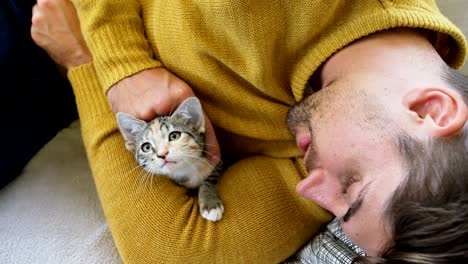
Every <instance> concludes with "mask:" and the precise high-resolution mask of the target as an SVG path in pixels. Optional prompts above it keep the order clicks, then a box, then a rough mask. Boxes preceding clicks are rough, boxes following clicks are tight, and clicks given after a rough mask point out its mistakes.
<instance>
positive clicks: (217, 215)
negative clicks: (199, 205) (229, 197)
mask: <svg viewBox="0 0 468 264" xmlns="http://www.w3.org/2000/svg"><path fill="white" fill-rule="evenodd" d="M223 213H224V206H223V205H222V204H221V205H218V206H217V207H216V208H212V209H207V208H204V209H202V210H201V215H202V217H203V218H205V219H206V220H208V221H212V222H216V221H219V220H221V218H223Z"/></svg>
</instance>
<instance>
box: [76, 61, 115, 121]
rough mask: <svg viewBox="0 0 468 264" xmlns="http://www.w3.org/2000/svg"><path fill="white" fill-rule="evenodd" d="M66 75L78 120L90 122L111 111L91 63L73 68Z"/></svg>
mask: <svg viewBox="0 0 468 264" xmlns="http://www.w3.org/2000/svg"><path fill="white" fill-rule="evenodd" d="M67 75H68V79H69V80H70V83H71V85H72V87H73V92H74V93H75V100H76V105H77V108H78V114H79V116H80V120H82V121H87V120H91V119H94V118H97V117H99V116H101V115H102V114H104V113H108V112H111V111H112V110H111V108H110V105H109V103H108V101H107V98H106V97H105V95H104V93H103V92H102V89H101V86H100V85H99V81H98V79H97V76H96V72H95V70H94V66H93V64H92V63H89V64H83V65H80V66H78V67H76V68H73V69H71V70H70V71H68V73H67Z"/></svg>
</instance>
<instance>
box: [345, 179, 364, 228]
mask: <svg viewBox="0 0 468 264" xmlns="http://www.w3.org/2000/svg"><path fill="white" fill-rule="evenodd" d="M370 184H371V182H369V183H367V184H366V185H364V187H362V189H361V191H360V192H359V194H358V196H357V198H356V199H355V200H354V201H353V203H352V204H351V206H350V207H349V209H348V211H346V213H345V214H344V216H343V217H342V218H341V219H342V220H343V222H347V221H349V219H350V218H351V217H352V216H353V215H355V214H356V212H357V211H358V210H359V209H360V208H361V206H362V202H363V201H364V198H365V196H366V194H367V191H368V190H369V185H370Z"/></svg>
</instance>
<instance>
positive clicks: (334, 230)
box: [284, 218, 365, 264]
mask: <svg viewBox="0 0 468 264" xmlns="http://www.w3.org/2000/svg"><path fill="white" fill-rule="evenodd" d="M357 256H365V253H364V251H363V250H362V249H360V248H359V247H357V246H356V245H354V244H353V243H352V242H351V240H349V239H348V238H347V237H346V236H345V234H344V232H343V230H342V229H341V226H340V221H339V220H338V218H335V219H334V220H333V221H331V222H330V223H329V224H328V225H327V226H326V228H325V230H324V231H322V232H321V233H320V234H318V235H317V236H316V237H315V238H314V239H313V240H312V241H310V242H309V243H308V244H306V245H305V246H304V247H303V248H302V249H301V250H300V251H298V252H297V254H296V255H295V256H293V257H291V258H290V259H288V260H287V261H286V262H284V263H286V264H299V263H301V264H302V263H304V264H335V263H336V264H351V263H356V262H354V258H356V257H357Z"/></svg>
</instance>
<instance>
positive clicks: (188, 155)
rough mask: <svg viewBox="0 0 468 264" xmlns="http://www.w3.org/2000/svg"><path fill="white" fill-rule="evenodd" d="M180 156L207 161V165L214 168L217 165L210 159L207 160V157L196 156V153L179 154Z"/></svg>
mask: <svg viewBox="0 0 468 264" xmlns="http://www.w3.org/2000/svg"><path fill="white" fill-rule="evenodd" d="M179 156H180V157H188V158H193V159H196V160H199V161H202V162H204V163H206V164H207V165H209V166H210V167H212V168H214V167H215V165H213V164H211V163H210V162H209V161H207V160H206V159H204V158H201V157H198V156H195V155H190V154H179Z"/></svg>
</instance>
